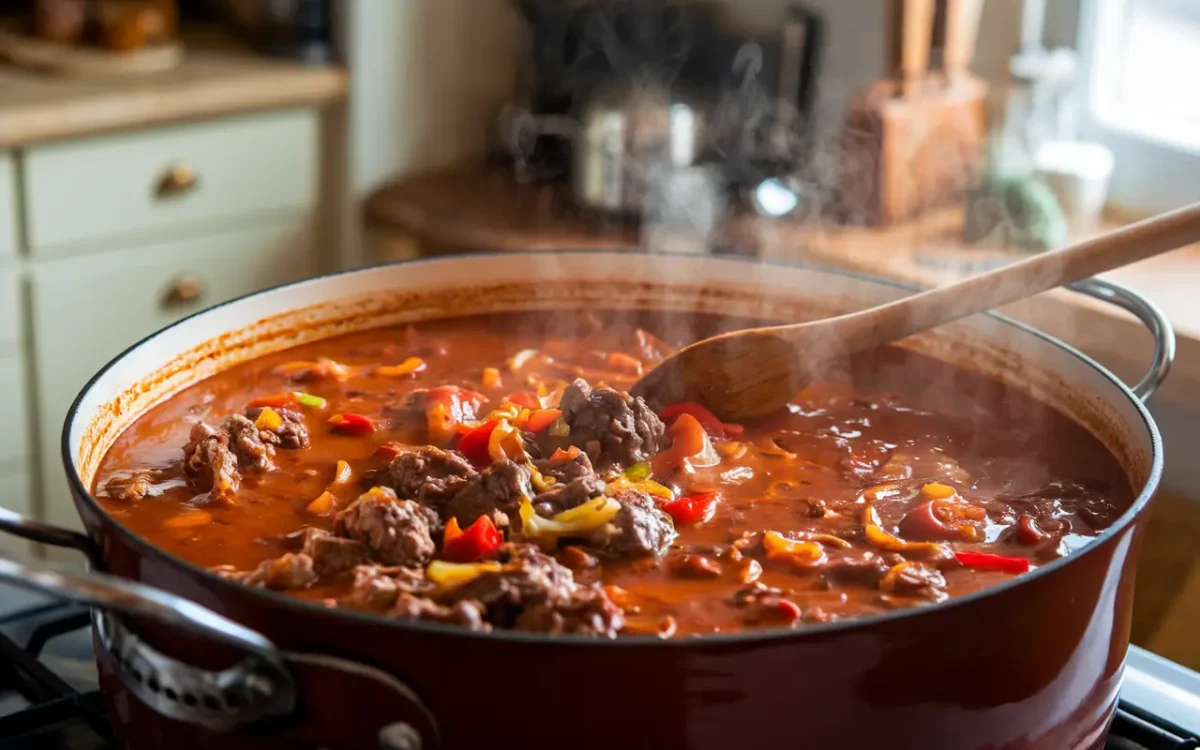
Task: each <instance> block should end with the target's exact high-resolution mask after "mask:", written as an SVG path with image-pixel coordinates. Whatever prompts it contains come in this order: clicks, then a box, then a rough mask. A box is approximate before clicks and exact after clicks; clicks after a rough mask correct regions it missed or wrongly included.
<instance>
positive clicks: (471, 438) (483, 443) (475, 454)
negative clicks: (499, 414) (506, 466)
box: [458, 419, 500, 466]
mask: <svg viewBox="0 0 1200 750" xmlns="http://www.w3.org/2000/svg"><path fill="white" fill-rule="evenodd" d="M498 424H500V420H498V419H491V420H488V421H487V422H484V423H483V424H481V425H480V426H478V427H476V428H475V429H473V430H471V431H470V432H468V433H467V434H465V435H463V436H462V437H461V438H459V440H458V452H459V453H461V454H463V455H464V456H466V457H467V460H468V461H470V462H471V463H473V464H475V465H476V466H487V465H488V464H490V463H491V462H492V459H491V456H490V455H488V440H489V439H490V438H491V437H492V431H493V430H495V429H496V425H498Z"/></svg>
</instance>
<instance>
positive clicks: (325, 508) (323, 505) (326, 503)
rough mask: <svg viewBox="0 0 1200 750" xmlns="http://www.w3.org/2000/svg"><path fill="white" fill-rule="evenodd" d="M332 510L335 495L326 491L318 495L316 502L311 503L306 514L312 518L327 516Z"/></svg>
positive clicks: (306, 509)
mask: <svg viewBox="0 0 1200 750" xmlns="http://www.w3.org/2000/svg"><path fill="white" fill-rule="evenodd" d="M331 510H333V493H331V492H330V491H329V490H326V491H324V492H322V493H321V494H320V495H318V496H317V499H316V500H313V501H312V502H311V503H309V504H308V507H307V508H305V509H304V512H305V513H307V514H308V515H310V516H326V515H329V512H330V511H331Z"/></svg>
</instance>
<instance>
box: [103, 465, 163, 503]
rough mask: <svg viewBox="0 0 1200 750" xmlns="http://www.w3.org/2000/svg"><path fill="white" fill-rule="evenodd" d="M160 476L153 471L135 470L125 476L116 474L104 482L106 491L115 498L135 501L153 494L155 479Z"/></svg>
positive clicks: (123, 500) (128, 501) (130, 501)
mask: <svg viewBox="0 0 1200 750" xmlns="http://www.w3.org/2000/svg"><path fill="white" fill-rule="evenodd" d="M157 478H158V476H157V474H156V473H155V472H152V471H135V472H133V473H131V474H128V475H125V476H115V477H112V478H111V479H109V480H108V481H107V482H105V483H104V492H105V493H106V494H107V495H108V496H109V497H111V498H112V499H113V500H120V501H121V502H125V503H135V502H137V501H138V500H141V499H142V498H144V497H146V495H149V494H151V492H152V491H153V488H154V480H155V479H157Z"/></svg>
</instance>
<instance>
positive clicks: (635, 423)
mask: <svg viewBox="0 0 1200 750" xmlns="http://www.w3.org/2000/svg"><path fill="white" fill-rule="evenodd" d="M558 408H560V409H562V412H563V419H564V420H566V422H567V424H568V425H569V426H570V428H571V443H572V444H573V445H576V446H578V447H579V448H580V449H581V450H583V451H586V452H587V454H588V456H589V457H591V459H592V461H593V462H594V463H595V465H596V468H597V469H599V470H600V471H608V470H610V469H613V468H614V467H615V468H623V467H627V466H632V465H633V464H635V463H638V462H639V461H645V460H646V459H648V458H650V457H651V456H653V455H655V454H656V453H658V452H659V451H660V450H662V449H663V448H665V447H666V446H667V443H668V440H667V438H666V434H665V433H666V428H665V427H663V423H662V421H661V420H660V419H659V418H658V415H656V414H655V413H654V412H653V411H651V410H650V407H649V406H647V405H646V402H645V401H644V400H642V399H641V398H634V397H632V396H630V395H629V394H628V393H624V392H622V391H618V390H614V389H612V388H596V389H594V390H593V389H592V388H591V386H589V385H588V384H587V381H585V380H583V379H582V378H577V379H576V380H575V381H574V382H573V383H571V385H569V386H567V389H566V390H565V391H563V395H562V400H561V401H560V402H559V405H558Z"/></svg>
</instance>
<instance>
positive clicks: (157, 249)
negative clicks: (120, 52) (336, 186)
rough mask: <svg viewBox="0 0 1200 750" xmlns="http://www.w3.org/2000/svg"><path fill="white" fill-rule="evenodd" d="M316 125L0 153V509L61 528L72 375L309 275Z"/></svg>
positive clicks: (187, 132)
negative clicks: (193, 317) (216, 309)
mask: <svg viewBox="0 0 1200 750" xmlns="http://www.w3.org/2000/svg"><path fill="white" fill-rule="evenodd" d="M319 124H320V112H319V110H318V109H316V108H315V107H301V108H293V109H288V110H278V111H264V112H260V113H256V114H253V115H238V116H234V117H227V118H224V119H213V120H207V121H201V122H194V123H187V124H182V125H172V126H166V127H160V128H155V129H147V130H131V131H126V132H118V133H108V134H104V135H98V136H92V137H86V138H79V139H75V140H67V141H57V142H50V143H44V144H36V145H32V146H29V147H26V148H21V147H17V148H15V149H13V150H12V151H11V152H7V153H6V152H0V392H2V393H4V394H5V398H4V399H0V421H2V422H3V423H4V424H6V425H8V424H16V425H18V429H14V430H9V431H7V432H5V433H3V434H2V435H0V505H3V506H5V507H10V508H13V509H14V510H18V511H20V512H25V513H32V514H35V515H37V516H38V517H40V518H42V519H43V520H46V521H49V522H51V523H55V524H61V525H66V526H72V527H76V528H77V527H78V521H77V519H76V515H75V511H74V507H73V504H72V502H71V498H70V495H69V493H68V491H67V484H66V481H65V477H64V473H63V468H62V463H61V458H60V455H59V442H60V436H61V431H62V424H63V420H64V418H65V416H66V413H67V410H68V409H69V407H70V404H71V402H72V400H73V399H74V397H75V395H76V394H77V393H78V391H79V389H80V388H81V387H82V386H83V385H84V383H85V382H86V381H87V379H88V378H89V377H90V376H91V375H92V374H93V373H94V372H95V371H96V370H98V369H99V368H100V367H102V366H103V365H104V363H105V362H107V361H108V360H110V359H111V358H113V357H114V356H116V355H117V354H119V353H120V352H121V351H122V350H124V349H125V348H126V347H128V346H129V345H130V344H133V343H135V342H136V341H138V340H139V339H141V338H143V337H144V336H146V335H147V334H149V333H151V332H153V331H155V330H156V329H158V328H161V327H163V326H165V325H168V324H170V323H171V322H173V321H176V320H178V319H180V318H182V317H184V316H187V315H189V314H191V313H193V312H195V311H197V310H200V309H202V308H204V307H207V306H209V305H212V304H216V303H218V302H221V301H224V300H228V299H231V298H233V297H237V296H239V295H243V294H247V293H250V292H253V291H256V290H258V289H262V288H264V287H268V286H272V285H275V284H279V283H283V282H286V281H291V280H295V279H299V278H303V277H305V276H308V275H311V274H314V273H316V272H318V271H319V270H320V268H321V266H322V265H323V264H322V258H321V257H320V255H319V243H318V242H316V241H315V239H314V238H315V237H316V236H317V234H318V233H317V228H318V219H317V217H318V214H319V212H320V210H321V206H320V203H319V199H320V196H321V190H320V189H319V184H318V178H319V174H320V161H319V160H320V140H321V138H320V131H319ZM21 394H27V395H25V396H22V395H21ZM26 549H28V546H27V545H23V544H10V543H6V542H5V541H3V540H2V538H0V554H19V553H21V552H22V551H23V550H26ZM56 557H57V555H56ZM75 557H77V556H75Z"/></svg>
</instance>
